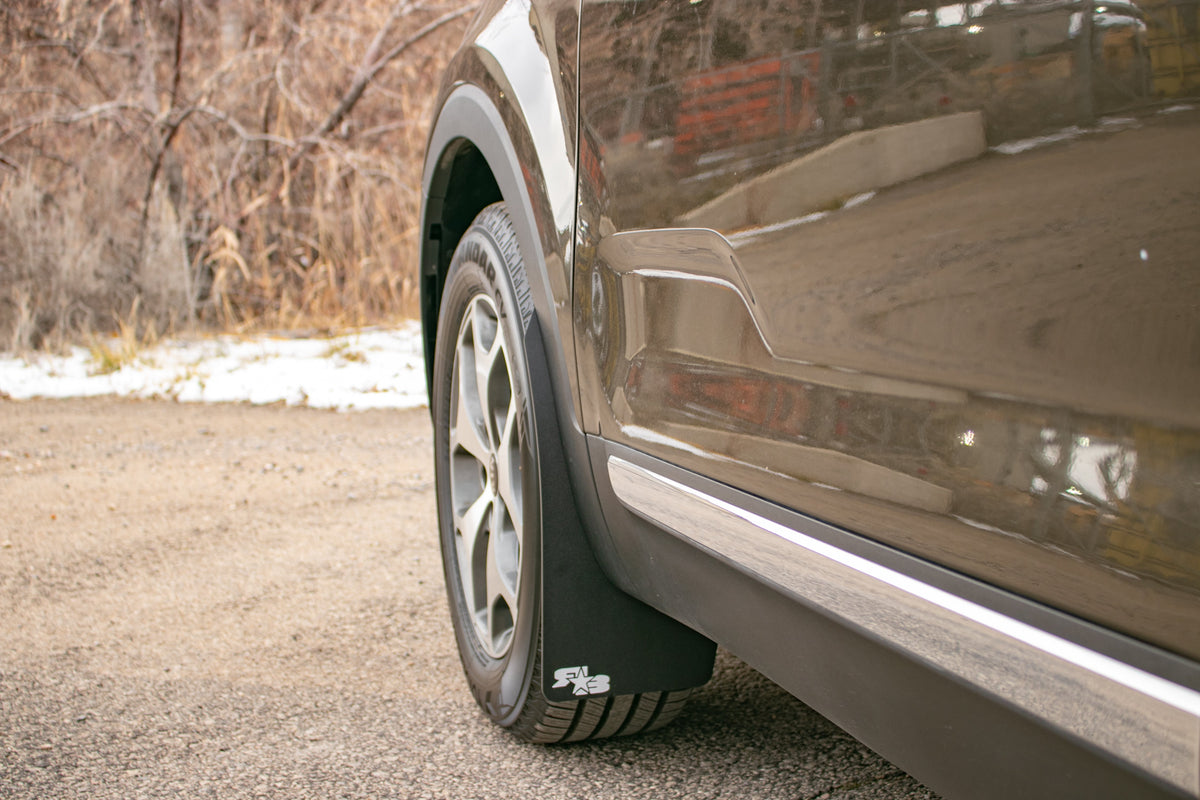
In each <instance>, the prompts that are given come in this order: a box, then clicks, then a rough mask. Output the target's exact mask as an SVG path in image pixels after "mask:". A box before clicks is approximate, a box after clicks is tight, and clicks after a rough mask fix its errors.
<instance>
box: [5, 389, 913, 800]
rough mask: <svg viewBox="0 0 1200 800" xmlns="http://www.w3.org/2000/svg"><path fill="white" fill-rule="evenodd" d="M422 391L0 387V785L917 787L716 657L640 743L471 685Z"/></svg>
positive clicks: (858, 793) (9, 793)
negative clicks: (547, 716)
mask: <svg viewBox="0 0 1200 800" xmlns="http://www.w3.org/2000/svg"><path fill="white" fill-rule="evenodd" d="M430 447H431V445H430V435H429V421H428V415H427V412H425V411H424V410H417V411H405V412H363V413H350V414H336V413H331V412H323V411H314V410H309V409H295V408H283V407H278V406H273V407H251V406H240V405H218V406H198V405H197V406H189V405H180V404H175V403H170V402H157V401H145V402H138V401H125V400H113V399H95V400H71V401H23V402H13V401H0V508H3V516H4V521H3V523H0V797H3V798H11V799H12V800H17V799H18V798H75V797H78V798H96V799H97V800H100V799H101V798H122V800H127V799H129V798H161V797H172V798H174V797H184V798H190V797H219V798H223V799H224V798H257V797H266V798H372V797H373V798H392V797H396V798H576V797H578V798H585V797H586V798H622V799H624V798H674V797H688V798H715V797H731V798H732V797H736V798H796V799H799V798H838V800H849V799H850V798H855V799H856V800H882V799H883V798H929V797H933V795H932V794H931V793H930V792H929V791H928V790H926V789H924V788H923V787H921V786H920V785H919V784H917V783H916V782H915V781H913V780H912V779H911V778H910V777H908V776H907V775H905V774H904V773H903V772H901V771H900V770H898V769H896V768H895V767H893V766H891V765H890V764H888V763H887V762H886V761H883V760H881V759H880V758H878V757H877V756H875V755H874V754H873V753H871V752H870V751H869V750H867V749H866V748H864V747H863V746H862V745H860V744H858V743H857V742H856V741H855V740H854V739H852V738H850V737H849V736H847V735H846V734H844V733H842V732H841V731H840V730H838V729H837V728H836V727H834V726H833V725H832V724H830V723H828V722H826V721H825V720H824V719H822V718H821V717H819V716H818V715H816V714H815V713H813V712H812V711H810V710H809V709H808V708H806V707H805V706H804V705H803V704H801V703H799V702H798V701H796V700H795V699H793V698H792V697H791V696H790V695H787V694H786V693H785V692H783V691H782V690H781V689H779V688H778V687H776V686H775V685H774V684H772V683H771V682H769V681H768V680H766V679H765V678H763V677H761V676H760V675H758V674H757V673H755V672H754V671H752V670H750V669H749V668H747V667H746V666H745V665H744V664H742V663H741V662H739V661H738V660H737V659H735V658H733V657H732V656H730V655H729V654H727V653H724V652H722V653H720V654H719V657H718V665H717V666H718V668H717V674H716V676H715V677H714V679H713V680H712V681H711V682H710V684H709V685H708V686H707V687H705V688H704V689H702V690H700V691H699V692H698V693H697V694H696V695H695V696H694V699H693V701H692V702H691V704H690V705H689V706H688V708H687V709H686V710H685V712H684V714H683V716H682V717H681V718H680V719H679V720H678V721H677V722H676V723H675V724H674V725H672V726H670V727H668V728H667V729H665V730H662V731H659V732H656V733H653V734H649V735H646V736H643V737H638V738H628V739H617V740H610V741H606V742H598V743H591V744H583V745H571V746H565V747H551V748H546V747H535V746H528V745H522V744H520V743H517V742H515V741H514V740H512V739H511V738H510V737H508V736H507V735H506V734H505V733H504V732H503V731H499V730H497V729H495V728H493V727H491V726H489V725H487V724H486V723H485V722H484V721H483V719H482V718H481V716H480V715H479V714H478V713H477V712H476V710H475V707H474V705H473V703H472V702H471V700H470V698H469V695H468V693H467V691H466V687H465V683H464V681H463V679H462V676H461V671H460V669H459V665H458V660H457V656H456V654H455V652H454V643H453V636H452V634H451V632H450V626H449V620H448V615H447V611H446V608H445V598H444V593H443V588H442V581H441V569H440V564H439V560H438V554H437V545H436V537H435V535H434V533H433V531H434V509H433V506H434V501H433V478H432V465H431V457H430Z"/></svg>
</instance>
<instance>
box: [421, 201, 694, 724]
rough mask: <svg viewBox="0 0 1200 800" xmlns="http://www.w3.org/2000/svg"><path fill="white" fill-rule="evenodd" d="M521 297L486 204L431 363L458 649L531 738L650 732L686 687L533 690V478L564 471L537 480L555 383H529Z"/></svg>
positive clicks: (499, 211)
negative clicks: (618, 691)
mask: <svg viewBox="0 0 1200 800" xmlns="http://www.w3.org/2000/svg"><path fill="white" fill-rule="evenodd" d="M529 296H530V295H529V285H528V279H527V276H526V272H525V265H524V261H523V260H522V258H521V255H520V253H519V250H518V246H517V240H516V233H515V231H514V228H513V224H512V221H511V219H510V218H509V214H508V211H507V209H506V207H505V206H504V204H502V203H498V204H496V205H493V206H489V207H488V208H486V209H484V211H483V212H482V213H480V215H479V216H478V217H476V219H475V221H474V222H473V223H472V225H471V227H470V229H468V231H467V232H466V234H464V235H463V238H462V239H461V241H460V242H459V244H458V247H457V249H456V250H455V253H454V258H453V259H452V261H451V265H450V270H449V273H448V276H447V278H446V284H445V288H444V291H443V294H442V303H441V312H440V314H439V319H438V329H437V343H436V350H435V356H434V368H433V404H434V408H433V417H434V433H435V436H434V441H435V445H434V460H435V466H436V475H437V503H438V523H439V527H440V540H441V549H442V560H443V565H444V569H445V576H446V589H447V594H448V596H449V602H450V612H451V616H452V618H453V622H454V633H455V639H456V641H457V644H458V651H459V656H460V657H461V659H462V663H463V669H464V671H465V673H466V676H467V681H468V683H469V684H470V687H471V692H472V694H473V695H474V696H475V700H476V701H477V702H478V703H479V706H480V707H481V708H482V709H483V711H484V713H485V714H487V716H488V717H489V718H490V719H491V720H492V721H493V722H495V723H496V724H498V725H500V726H502V727H505V728H508V729H509V730H511V731H512V732H513V733H514V734H516V735H517V736H518V737H520V738H522V739H525V740H527V741H534V742H562V741H578V740H582V739H590V738H602V737H606V736H613V735H620V734H631V733H638V732H641V731H646V730H651V729H654V728H657V727H660V726H661V725H665V724H666V723H667V722H669V721H670V720H671V719H673V718H674V717H675V716H676V715H677V714H678V713H679V711H680V710H681V709H682V707H683V703H684V701H685V700H686V698H687V696H688V694H689V693H690V690H683V691H677V692H645V693H642V694H636V695H618V696H613V695H611V694H609V695H605V694H604V686H605V684H604V682H602V681H599V680H598V679H600V678H604V677H605V676H584V677H588V678H590V682H589V684H588V687H587V691H588V693H589V694H590V695H591V696H589V697H586V698H581V699H578V700H571V701H566V702H556V701H550V700H547V699H546V697H545V696H544V694H543V692H542V670H543V664H542V652H543V639H542V636H543V630H542V621H541V608H540V596H541V592H540V587H541V579H542V574H541V544H542V537H543V536H553V535H554V532H553V530H548V529H547V528H546V526H545V525H544V524H543V522H544V521H543V519H542V513H541V498H542V491H541V488H542V487H541V481H542V480H543V479H545V480H564V481H565V480H566V477H565V476H560V475H555V476H547V477H545V478H544V477H543V476H541V475H540V474H539V469H538V457H537V456H538V449H537V448H538V447H539V442H538V437H537V432H538V424H537V423H538V420H537V418H536V416H537V412H536V411H535V407H536V406H537V405H538V404H537V403H535V402H533V401H534V400H535V397H540V395H535V393H538V392H549V391H550V388H549V387H548V386H535V385H533V384H532V381H531V378H530V374H531V373H530V370H529V366H528V363H527V360H526V359H527V350H526V347H525V344H526V335H527V332H528V330H529V320H530V315H531V314H532V310H531V308H530V307H529V306H528V302H529ZM522 303H524V304H525V305H522ZM541 445H542V446H547V447H550V446H558V443H557V442H543V443H541ZM559 677H562V676H559ZM572 677H573V678H574V680H576V681H578V680H580V678H581V676H579V675H574V676H572Z"/></svg>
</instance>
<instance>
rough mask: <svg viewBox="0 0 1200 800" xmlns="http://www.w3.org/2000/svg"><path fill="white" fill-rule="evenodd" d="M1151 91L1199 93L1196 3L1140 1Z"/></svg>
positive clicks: (1199, 4)
mask: <svg viewBox="0 0 1200 800" xmlns="http://www.w3.org/2000/svg"><path fill="white" fill-rule="evenodd" d="M1141 7H1142V9H1143V10H1144V11H1145V12H1146V18H1147V23H1148V25H1149V36H1148V39H1149V41H1148V47H1149V50H1150V62H1151V65H1152V66H1153V69H1154V92H1155V94H1157V95H1159V96H1164V97H1182V96H1184V95H1188V94H1194V93H1196V92H1197V91H1200V2H1196V0H1143V2H1142V3H1141Z"/></svg>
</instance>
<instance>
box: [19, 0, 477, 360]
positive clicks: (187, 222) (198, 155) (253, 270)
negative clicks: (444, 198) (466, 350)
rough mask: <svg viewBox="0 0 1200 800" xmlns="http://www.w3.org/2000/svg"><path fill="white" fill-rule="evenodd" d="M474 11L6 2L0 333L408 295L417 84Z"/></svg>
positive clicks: (54, 334)
mask: <svg viewBox="0 0 1200 800" xmlns="http://www.w3.org/2000/svg"><path fill="white" fill-rule="evenodd" d="M466 10H467V7H466V4H465V3H464V2H462V0H445V2H444V4H443V5H441V6H438V5H437V4H436V3H435V4H428V3H426V4H421V5H419V6H418V5H417V4H416V3H414V2H412V0H400V1H399V2H395V1H394V0H393V1H389V2H384V1H383V0H358V1H357V2H351V0H344V2H336V0H305V2H300V0H271V1H270V2H253V1H252V0H208V2H187V0H154V1H151V2H146V1H145V0H141V1H140V2H139V0H57V1H54V0H24V1H23V2H10V3H7V4H6V5H5V6H4V7H3V8H0V53H2V55H0V94H2V95H3V96H4V101H3V103H0V337H2V338H0V346H8V347H11V348H18V349H19V348H26V347H44V346H54V345H56V344H59V343H61V342H63V341H64V340H68V339H77V338H79V337H80V336H81V335H87V334H89V333H91V332H93V331H102V330H109V329H114V328H115V327H117V325H118V323H119V322H121V321H125V322H126V324H128V321H129V320H130V318H131V317H134V316H136V320H137V324H138V325H140V326H143V327H145V328H147V329H148V330H150V331H151V332H152V333H154V334H157V333H159V332H163V331H169V330H172V329H175V328H178V327H183V326H191V325H193V324H197V323H199V324H207V325H213V326H221V327H226V328H230V327H231V328H242V329H244V328H249V327H271V328H275V327H301V326H302V327H317V326H321V327H324V326H340V325H349V324H353V325H358V324H365V323H373V322H379V321H383V320H387V319H390V318H395V317H398V316H403V315H406V314H411V313H413V312H414V311H415V308H416V302H415V293H416V279H417V267H416V261H415V260H416V241H415V237H416V230H417V227H418V201H419V198H418V193H419V188H420V170H421V150H422V147H423V145H424V140H425V134H426V131H425V125H426V124H427V122H428V117H429V108H428V103H429V102H430V101H431V99H432V96H433V94H434V86H433V81H435V80H436V77H437V75H438V74H439V73H440V72H441V68H442V66H443V65H444V64H443V60H444V58H445V56H444V55H443V54H445V53H448V52H449V51H450V50H451V44H452V42H453V41H454V37H457V36H458V35H460V34H461V26H462V25H463V24H464V20H465V19H466V17H465V16H464V14H465V11H466ZM405 42H408V43H409V46H405V45H404V43H405ZM397 50H399V51H400V52H399V54H398V55H396V56H395V57H394V58H393V57H392V56H393V54H395V53H396V51H397Z"/></svg>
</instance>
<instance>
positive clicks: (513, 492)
mask: <svg viewBox="0 0 1200 800" xmlns="http://www.w3.org/2000/svg"><path fill="white" fill-rule="evenodd" d="M496 481H497V483H498V484H499V485H498V486H497V487H496V493H497V494H499V495H500V499H501V500H502V501H503V502H504V505H505V507H506V508H507V509H508V514H509V516H510V517H511V518H512V522H513V527H515V528H516V529H517V530H518V531H519V530H521V529H522V527H521V526H522V519H523V517H524V514H523V508H522V503H521V447H520V434H519V432H518V430H517V406H516V403H510V404H509V408H508V416H507V419H506V420H505V423H504V426H503V428H502V430H501V434H500V447H499V448H498V452H497V453H496Z"/></svg>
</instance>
